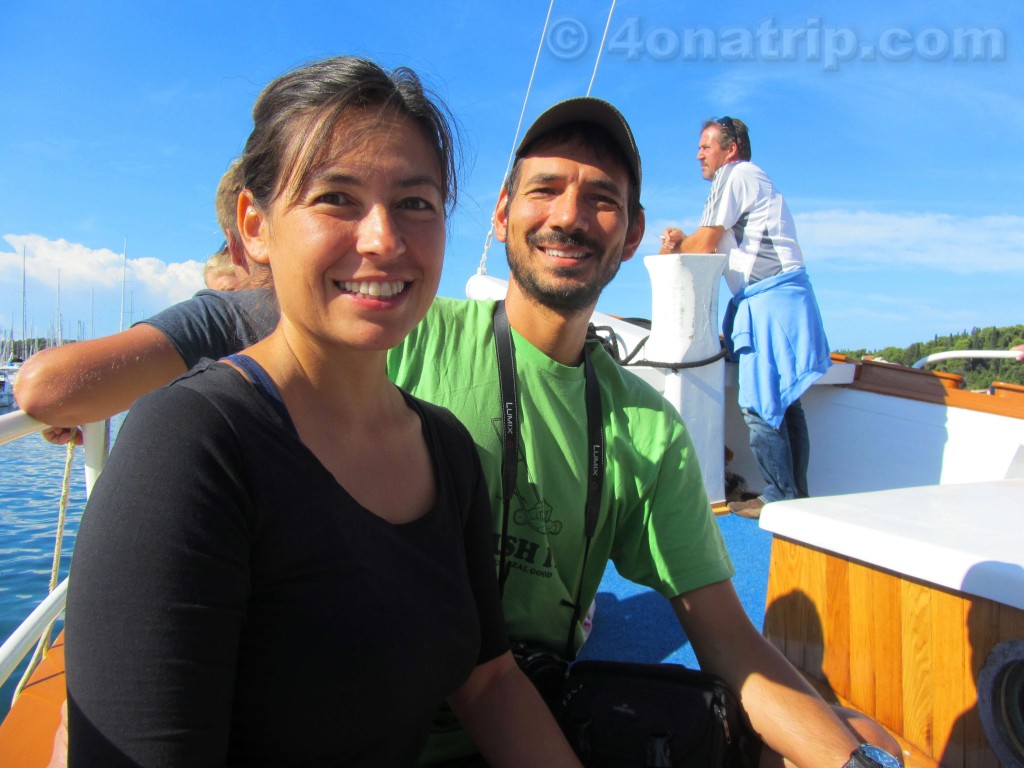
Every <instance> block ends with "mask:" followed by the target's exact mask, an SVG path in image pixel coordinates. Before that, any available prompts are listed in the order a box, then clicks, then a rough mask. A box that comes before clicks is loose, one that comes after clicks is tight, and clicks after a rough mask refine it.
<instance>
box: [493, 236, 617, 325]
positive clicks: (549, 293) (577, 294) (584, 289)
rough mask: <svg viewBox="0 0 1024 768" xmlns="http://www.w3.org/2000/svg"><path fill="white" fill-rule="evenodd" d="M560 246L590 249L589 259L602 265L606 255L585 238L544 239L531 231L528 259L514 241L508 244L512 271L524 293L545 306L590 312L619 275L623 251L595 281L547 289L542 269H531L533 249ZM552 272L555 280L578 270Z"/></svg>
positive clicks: (569, 276) (599, 246)
mask: <svg viewBox="0 0 1024 768" xmlns="http://www.w3.org/2000/svg"><path fill="white" fill-rule="evenodd" d="M560 245H562V246H571V247H575V248H586V249H587V250H589V251H590V252H591V253H592V254H593V255H592V256H590V257H589V258H592V259H597V260H598V262H599V263H600V260H601V254H602V253H603V249H602V248H601V244H600V243H598V242H597V241H595V240H592V239H590V238H588V237H586V236H584V235H565V234H561V233H558V232H550V233H548V234H546V235H543V236H541V235H538V234H536V233H532V232H531V233H530V234H528V235H527V236H526V244H525V248H526V249H527V254H526V256H525V257H524V258H519V256H518V255H517V254H516V253H515V249H514V248H513V247H512V241H511V240H509V241H508V242H506V243H505V257H506V258H507V259H508V269H509V272H510V273H511V274H512V277H513V278H515V281H516V284H517V285H519V287H520V288H521V289H522V291H523V293H525V294H526V295H527V296H528V297H530V298H531V299H534V300H535V301H536V302H538V303H539V304H540V305H542V306H544V307H547V308H549V309H554V310H562V311H572V312H577V311H580V310H583V309H588V308H590V307H592V306H593V305H594V304H596V303H597V299H598V298H599V297H600V296H601V291H603V290H604V287H605V286H606V285H608V283H610V282H611V281H612V278H614V277H615V275H616V274H617V273H618V271H619V265H620V264H621V263H622V252H621V251H620V252H619V255H618V258H615V259H610V260H609V261H608V262H607V263H606V264H605V266H604V267H603V270H602V271H601V272H599V273H598V274H597V276H596V277H595V278H594V279H593V280H592V281H591V282H588V283H571V284H561V285H559V286H558V287H551V286H546V285H544V284H543V277H544V275H543V274H542V273H541V270H539V269H535V268H533V267H531V266H530V263H529V248H530V247H535V248H539V247H558V246H560ZM550 272H551V274H553V275H554V276H555V277H567V278H571V277H573V276H574V274H575V272H576V270H575V268H574V267H571V266H566V267H555V268H554V269H552V270H551V271H550Z"/></svg>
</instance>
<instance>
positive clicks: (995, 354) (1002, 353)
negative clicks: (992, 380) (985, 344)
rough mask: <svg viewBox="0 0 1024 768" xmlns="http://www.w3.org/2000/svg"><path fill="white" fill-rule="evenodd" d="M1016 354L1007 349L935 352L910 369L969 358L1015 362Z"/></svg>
mask: <svg viewBox="0 0 1024 768" xmlns="http://www.w3.org/2000/svg"><path fill="white" fill-rule="evenodd" d="M1018 354H1019V353H1017V352H1012V351H1011V350H1008V349H1005V350H1004V349H956V350H952V351H950V352H936V353H934V354H932V355H928V356H927V357H922V358H921V359H920V360H918V361H917V362H916V363H914V365H913V366H911V367H912V368H924V367H925V366H926V365H928V363H934V362H938V361H939V360H958V359H959V360H969V359H971V358H974V359H990V360H991V359H1002V360H1016V359H1017V355H1018Z"/></svg>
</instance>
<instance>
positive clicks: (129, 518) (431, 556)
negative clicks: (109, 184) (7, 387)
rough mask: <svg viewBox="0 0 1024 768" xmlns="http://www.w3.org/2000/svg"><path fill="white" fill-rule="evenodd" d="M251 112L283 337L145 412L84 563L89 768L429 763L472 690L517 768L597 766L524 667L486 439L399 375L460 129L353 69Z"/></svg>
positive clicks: (71, 622) (327, 70)
mask: <svg viewBox="0 0 1024 768" xmlns="http://www.w3.org/2000/svg"><path fill="white" fill-rule="evenodd" d="M253 121H254V128H253V131H252V134H251V136H250V137H249V140H248V142H247V143H246V147H245V151H244V153H243V155H242V157H241V160H240V167H239V172H240V173H241V176H242V178H243V179H244V189H243V191H242V193H241V194H240V195H239V198H238V217H237V218H238V230H239V234H240V237H241V238H242V240H243V243H244V246H245V250H246V252H247V253H248V254H249V255H250V257H251V258H253V259H254V260H255V261H256V262H258V263H260V264H262V265H265V266H267V267H269V268H270V269H271V271H272V273H273V282H274V292H275V295H276V299H277V302H278V305H279V308H280V321H279V323H278V326H277V328H276V330H275V331H274V332H273V333H272V334H271V335H270V336H269V337H267V338H266V339H264V340H263V341H261V342H259V343H258V344H256V345H255V346H253V347H250V348H249V349H247V350H245V351H244V352H243V353H241V354H239V355H232V356H231V357H229V358H225V359H224V360H221V361H218V362H212V361H205V362H204V363H201V364H200V365H198V366H197V367H196V368H194V369H193V370H192V371H191V372H189V373H188V374H187V375H186V376H184V377H182V378H180V379H178V380H177V381H175V382H174V383H172V384H171V385H169V386H168V387H165V388H164V389H162V390H159V391H157V392H155V393H153V394H150V395H147V396H145V397H144V398H142V399H141V400H139V401H138V403H137V404H136V405H135V406H134V407H133V409H132V412H131V413H130V414H129V416H128V418H127V419H126V421H125V424H124V426H123V428H122V430H121V433H120V435H119V437H118V441H117V444H116V446H115V448H114V451H113V453H112V455H111V459H110V462H109V463H108V466H107V469H106V471H105V472H104V473H103V475H102V477H101V478H100V480H99V482H98V484H97V486H96V488H95V490H94V492H93V495H92V498H91V499H90V501H89V504H88V508H87V510H86V513H85V515H84V517H83V520H82V525H81V530H80V532H79V534H78V541H77V544H76V551H75V556H74V562H73V565H72V572H71V582H70V583H71V586H70V591H69V597H68V608H67V670H68V722H69V743H68V747H69V757H70V764H71V765H72V766H75V768H83V767H87V766H104V768H108V767H109V766H122V765H125V766H128V765H131V766H157V765H159V766H189V768H191V767H192V766H208V765H209V766H221V765H239V766H241V765H244V766H258V765H268V766H269V765H273V766H293V765H294V766H297V765H315V766H331V765H346V766H347V765H360V766H362V765H365V766H371V765H372V766H388V765H396V766H397V765H409V764H412V763H413V762H414V761H415V759H416V757H417V755H418V753H419V750H420V748H421V746H422V744H423V742H424V740H425V738H426V735H427V733H428V730H429V726H430V721H431V717H432V715H433V714H434V713H435V711H436V709H437V707H438V705H439V704H440V703H441V702H442V700H444V699H445V698H447V700H448V701H449V702H450V704H451V705H452V707H453V709H454V710H455V712H456V714H458V715H459V717H460V719H461V720H462V721H463V723H464V725H466V726H467V728H469V729H470V731H471V732H472V733H473V735H474V737H475V738H476V739H477V741H478V743H479V745H480V747H481V749H482V751H483V752H484V754H485V755H486V756H487V758H488V760H489V761H490V762H491V763H492V764H494V765H520V766H527V765H545V766H549V765H577V764H578V763H576V761H575V758H574V757H573V755H572V753H571V751H570V750H569V748H568V746H567V745H566V743H565V742H564V740H563V739H562V737H561V734H560V732H559V731H558V729H557V726H556V725H555V724H554V722H553V720H552V719H551V717H550V715H549V713H548V711H547V708H546V707H545V706H544V704H543V702H542V701H541V699H540V697H539V696H538V695H537V693H536V691H535V690H534V689H533V688H532V687H531V685H530V683H529V682H528V681H527V680H526V678H525V677H524V676H523V675H522V673H521V672H520V671H519V670H518V668H517V667H516V665H515V663H514V661H513V659H512V657H511V654H510V653H509V652H508V644H507V640H506V638H505V634H504V623H503V619H502V615H501V608H500V603H499V599H498V594H497V588H496V584H495V577H494V564H493V558H492V552H491V548H492V544H491V540H490V522H489V501H488V498H487V494H486V486H485V485H484V481H483V477H482V474H481V471H480V466H479V459H478V457H477V453H476V449H475V447H474V445H473V443H472V441H471V439H470V438H469V435H468V433H467V432H466V431H465V429H464V428H463V427H462V425H461V424H459V423H458V422H457V421H456V420H455V418H454V417H453V416H451V414H450V413H448V412H447V411H445V410H443V409H440V408H438V407H436V406H432V405H429V404H427V403H425V402H422V401H420V400H417V399H415V398H413V397H412V396H410V395H408V394H406V393H405V392H402V391H401V390H399V389H398V388H396V387H395V386H394V385H393V384H391V383H390V382H389V381H388V379H387V375H386V369H385V355H386V352H387V350H388V349H389V348H391V347H393V346H395V345H397V344H398V343H399V342H400V341H401V340H402V339H403V338H404V337H405V336H406V334H407V333H408V332H409V331H410V330H411V329H412V327H413V326H414V325H415V324H416V323H418V322H419V321H420V319H421V318H422V317H423V316H424V314H425V313H426V311H427V308H428V307H429V306H430V303H431V301H432V300H433V298H434V295H435V293H436V290H437V286H438V282H439V280H440V273H441V264H442V259H443V253H444V243H445V224H446V215H447V212H448V211H449V210H450V209H451V206H453V205H454V202H455V192H456V173H455V171H456V167H457V164H456V162H455V142H454V139H453V134H452V131H451V129H450V127H449V125H450V120H449V117H448V116H447V114H446V112H445V110H444V108H443V107H442V106H440V105H439V104H438V103H437V102H436V101H433V100H431V98H429V97H428V96H427V95H426V94H425V93H424V91H423V88H422V86H421V84H420V82H419V80H418V78H417V77H416V75H415V74H414V73H412V72H411V71H409V70H406V69H399V70H396V71H394V72H386V71H384V70H382V69H381V68H380V67H378V66H377V65H376V64H373V63H372V62H368V61H365V60H361V59H356V58H349V57H339V58H334V59H328V60H325V61H321V62H317V63H314V64H312V65H310V66H307V67H304V68H302V69H299V70H296V71H294V72H290V73H288V74H286V75H284V76H282V77H280V78H278V79H277V80H275V81H274V82H272V83H271V84H270V85H269V86H267V88H266V89H265V90H264V91H263V93H262V94H261V95H260V97H259V99H258V100H257V102H256V105H255V107H254V110H253Z"/></svg>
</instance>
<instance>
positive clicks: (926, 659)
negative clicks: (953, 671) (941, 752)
mask: <svg viewBox="0 0 1024 768" xmlns="http://www.w3.org/2000/svg"><path fill="white" fill-rule="evenodd" d="M900 603H901V611H900V631H901V633H902V635H903V645H902V647H901V649H902V657H903V658H902V660H903V733H904V736H905V738H906V739H907V741H909V742H911V743H912V744H917V745H919V746H920V747H921V748H922V749H924V750H925V751H926V752H927V753H928V754H931V753H932V750H933V748H934V741H935V734H934V730H933V720H932V709H933V708H934V706H935V701H934V699H935V689H934V687H933V686H932V682H931V676H930V674H929V670H930V669H931V666H932V659H931V655H930V654H931V648H932V644H931V641H932V623H931V590H929V589H928V588H926V587H923V586H921V585H920V584H917V583H915V582H913V581H906V580H904V579H901V580H900Z"/></svg>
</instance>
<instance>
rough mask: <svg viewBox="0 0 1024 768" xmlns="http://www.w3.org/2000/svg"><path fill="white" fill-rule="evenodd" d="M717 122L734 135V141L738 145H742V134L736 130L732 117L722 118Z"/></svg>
mask: <svg viewBox="0 0 1024 768" xmlns="http://www.w3.org/2000/svg"><path fill="white" fill-rule="evenodd" d="M715 122H716V123H718V124H719V125H720V126H722V127H723V128H725V130H727V131H728V132H729V133H731V134H732V138H733V141H735V142H736V143H737V144H739V143H740V132H739V131H738V130H736V123H734V122H733V120H732V118H731V117H728V116H726V117H720V118H718V119H717V120H715Z"/></svg>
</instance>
